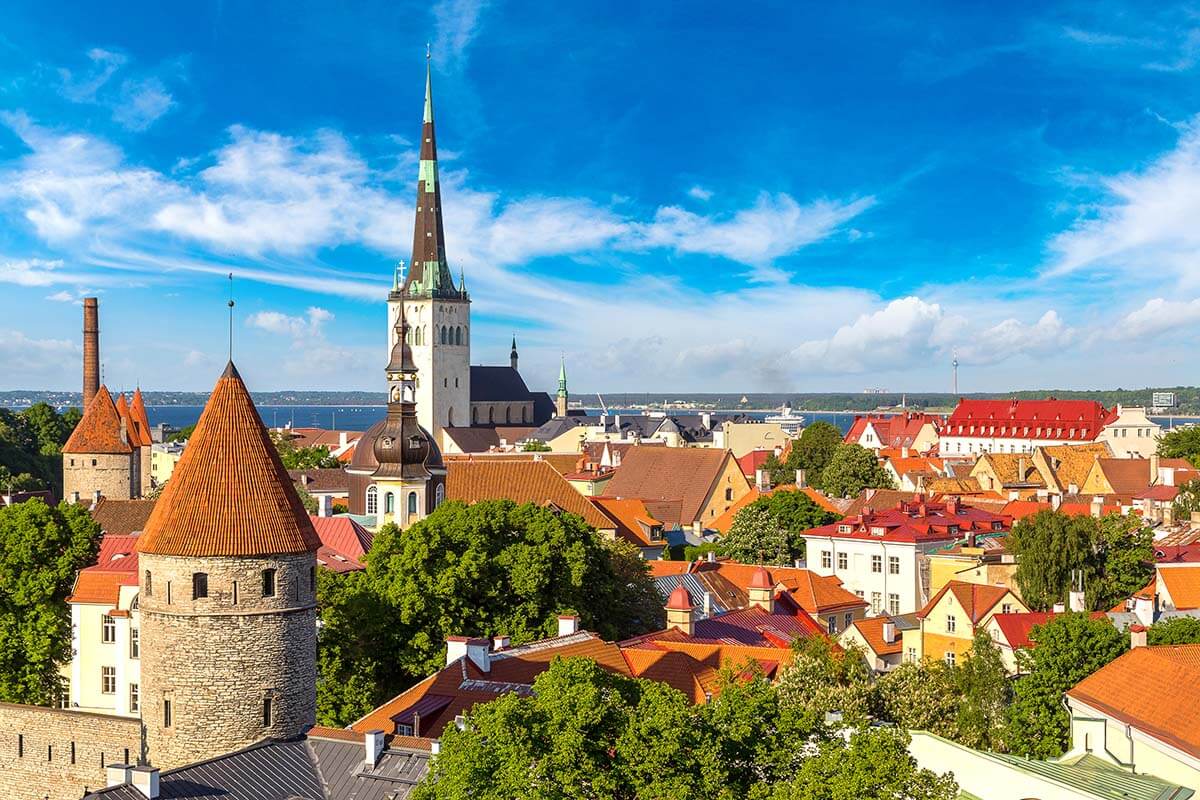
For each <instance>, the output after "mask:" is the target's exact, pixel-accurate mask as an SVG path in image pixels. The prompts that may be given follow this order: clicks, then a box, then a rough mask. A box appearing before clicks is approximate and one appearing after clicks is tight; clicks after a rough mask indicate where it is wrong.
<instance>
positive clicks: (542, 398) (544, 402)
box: [531, 392, 583, 425]
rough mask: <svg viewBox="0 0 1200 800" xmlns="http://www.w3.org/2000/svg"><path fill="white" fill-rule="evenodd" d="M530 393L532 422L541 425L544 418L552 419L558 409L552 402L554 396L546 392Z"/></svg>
mask: <svg viewBox="0 0 1200 800" xmlns="http://www.w3.org/2000/svg"><path fill="white" fill-rule="evenodd" d="M531 394H532V395H533V424H534V425H541V424H542V423H543V422H545V421H546V420H548V419H552V418H553V417H554V414H555V412H556V411H558V407H557V406H556V405H555V404H554V398H552V397H551V396H550V394H549V393H548V392H531ZM568 413H570V412H568ZM580 413H583V412H580Z"/></svg>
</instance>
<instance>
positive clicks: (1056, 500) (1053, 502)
mask: <svg viewBox="0 0 1200 800" xmlns="http://www.w3.org/2000/svg"><path fill="white" fill-rule="evenodd" d="M1061 505H1062V495H1061V494H1058V493H1055V494H1052V495H1050V508H1052V509H1053V510H1055V511H1058V507H1059V506H1061Z"/></svg>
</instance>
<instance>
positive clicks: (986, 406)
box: [942, 397, 1116, 442]
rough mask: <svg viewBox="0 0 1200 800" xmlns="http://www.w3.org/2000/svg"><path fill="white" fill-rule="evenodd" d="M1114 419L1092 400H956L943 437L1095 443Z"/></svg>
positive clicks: (1114, 413) (1109, 412) (1112, 413)
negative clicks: (955, 405) (1101, 432)
mask: <svg viewBox="0 0 1200 800" xmlns="http://www.w3.org/2000/svg"><path fill="white" fill-rule="evenodd" d="M1114 419H1116V412H1115V411H1109V410H1108V409H1106V408H1105V407H1104V406H1102V405H1101V404H1100V403H1098V402H1096V401H1095V400H1058V399H1055V398H1053V397H1049V398H1047V399H1045V400H966V399H964V400H959V401H958V406H957V407H955V409H954V413H952V414H951V415H950V418H949V419H948V420H947V421H946V425H945V427H944V428H943V430H942V437H943V438H945V437H947V436H996V437H1002V438H1005V439H1052V440H1064V441H1082V442H1090V441H1094V440H1095V439H1096V437H1097V436H1099V435H1100V430H1101V429H1102V428H1103V427H1104V426H1105V425H1107V424H1108V423H1110V422H1112V421H1113V420H1114Z"/></svg>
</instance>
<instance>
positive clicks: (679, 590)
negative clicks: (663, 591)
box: [666, 580, 696, 636]
mask: <svg viewBox="0 0 1200 800" xmlns="http://www.w3.org/2000/svg"><path fill="white" fill-rule="evenodd" d="M694 609H695V607H694V606H693V605H692V596H691V595H690V594H688V590H687V589H686V588H685V587H684V585H683V581H682V580H681V581H680V582H679V585H678V586H676V587H675V590H674V591H673V592H671V596H670V597H668V598H667V605H666V611H667V627H668V628H678V629H679V630H680V632H681V633H684V634H686V635H687V636H691V635H692V631H693V630H695V624H696V618H695V615H694V613H693V612H694Z"/></svg>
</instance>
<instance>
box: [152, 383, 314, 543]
mask: <svg viewBox="0 0 1200 800" xmlns="http://www.w3.org/2000/svg"><path fill="white" fill-rule="evenodd" d="M320 546H321V540H320V539H319V538H318V536H317V533H316V531H315V530H313V526H312V522H311V521H310V520H309V517H308V513H307V512H306V511H305V510H304V506H303V505H302V504H301V503H300V498H299V496H298V495H297V494H296V489H295V487H294V486H293V485H292V481H291V479H290V478H289V477H288V474H287V472H286V470H284V468H283V464H282V463H281V462H280V460H279V453H278V452H277V451H276V449H275V445H274V444H273V443H272V442H271V438H270V436H269V435H268V433H267V429H266V427H264V426H263V423H262V420H261V419H260V418H259V416H258V411H257V410H255V408H254V402H253V401H252V400H251V399H250V393H249V392H248V391H247V390H246V385H245V384H244V383H243V382H242V378H241V376H240V375H238V373H237V370H236V369H235V368H234V366H233V364H232V363H230V364H229V366H228V367H226V369H225V372H224V374H222V375H221V377H220V378H219V379H218V380H217V385H216V387H215V388H214V389H213V392H212V395H211V396H210V397H209V399H208V404H207V405H206V406H205V407H204V412H203V413H202V414H201V415H200V421H199V422H197V423H196V430H195V432H194V433H193V434H192V438H191V439H190V440H189V441H188V446H187V447H186V448H185V449H184V451H183V456H182V458H180V460H179V464H178V465H177V466H176V467H175V471H174V472H173V473H172V475H171V480H169V481H168V482H167V484H166V488H165V489H164V490H163V493H162V496H161V497H160V498H159V500H158V503H157V505H156V506H155V507H154V512H153V513H152V514H151V515H150V519H149V520H148V521H147V523H146V527H145V529H144V530H143V531H142V535H141V537H140V539H139V541H138V550H139V551H140V552H142V553H156V554H160V555H173V556H262V555H276V554H285V553H306V552H311V553H315V552H316V551H317V549H318V548H319V547H320Z"/></svg>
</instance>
